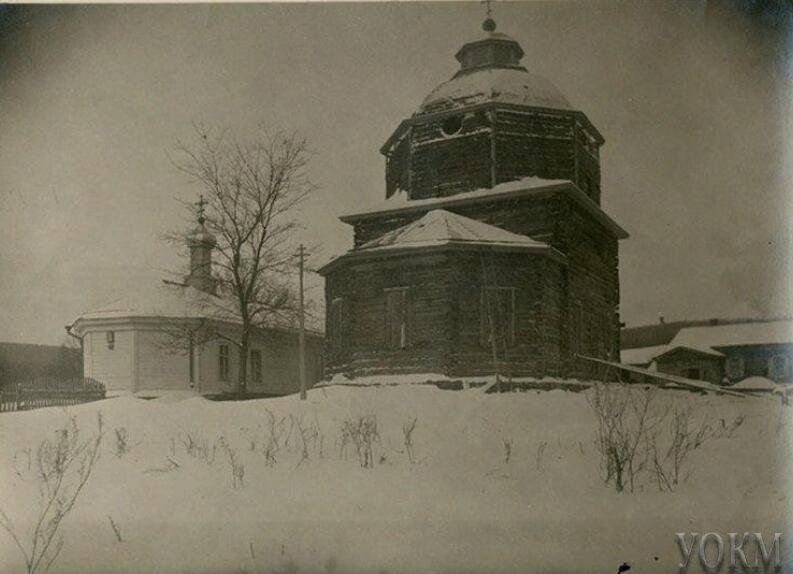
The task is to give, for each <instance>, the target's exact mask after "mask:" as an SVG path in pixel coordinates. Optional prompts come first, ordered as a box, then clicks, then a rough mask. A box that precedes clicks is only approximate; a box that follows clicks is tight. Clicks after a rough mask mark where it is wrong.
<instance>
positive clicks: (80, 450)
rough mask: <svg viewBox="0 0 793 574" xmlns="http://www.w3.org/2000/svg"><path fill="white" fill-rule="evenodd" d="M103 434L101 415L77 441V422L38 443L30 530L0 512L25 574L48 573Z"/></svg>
mask: <svg viewBox="0 0 793 574" xmlns="http://www.w3.org/2000/svg"><path fill="white" fill-rule="evenodd" d="M103 435H104V430H103V422H102V415H101V413H100V414H98V415H97V432H96V434H95V435H93V436H91V437H89V438H88V439H86V440H81V438H80V429H79V428H78V426H77V420H76V419H75V418H73V417H72V418H71V419H70V422H69V425H68V426H66V427H64V428H63V429H60V430H59V431H58V432H57V440H55V441H52V440H49V439H46V440H44V441H42V443H41V444H40V445H39V447H38V450H37V451H36V468H35V470H36V478H37V479H38V482H39V506H38V513H37V516H36V519H35V521H34V524H33V530H32V531H31V532H29V533H25V532H23V531H22V530H20V529H18V528H17V527H16V526H15V525H14V523H13V522H12V521H11V518H10V517H9V516H8V515H7V514H6V513H5V511H4V510H3V509H0V528H2V529H3V530H5V531H6V532H7V533H8V534H9V536H11V539H12V540H13V541H14V544H15V545H16V547H17V550H19V552H20V554H21V555H22V556H23V558H24V560H25V567H26V571H27V573H28V574H34V573H35V572H39V571H40V570H41V568H42V567H44V569H45V570H48V569H49V567H50V566H51V565H52V563H53V562H55V560H56V558H57V557H58V555H59V554H60V552H61V549H62V548H63V537H62V536H61V525H62V523H63V520H64V519H65V518H66V516H67V515H68V514H69V513H70V512H71V511H72V509H73V508H74V505H75V503H76V502H77V498H78V497H79V496H80V492H82V490H83V487H84V486H85V484H86V483H87V482H88V479H89V478H90V476H91V472H92V471H93V468H94V465H95V463H96V461H97V459H98V457H99V447H100V445H101V443H102V436H103Z"/></svg>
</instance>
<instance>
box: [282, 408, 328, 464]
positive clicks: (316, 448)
mask: <svg viewBox="0 0 793 574" xmlns="http://www.w3.org/2000/svg"><path fill="white" fill-rule="evenodd" d="M289 419H290V421H291V423H292V426H291V428H290V431H289V435H290V436H292V435H293V434H294V436H296V443H297V447H298V449H299V452H300V460H299V461H298V463H297V465H298V466H300V465H301V464H302V463H303V462H305V461H307V460H308V459H309V458H310V456H311V452H312V451H313V452H314V453H315V454H316V455H317V456H319V457H320V458H321V457H322V456H324V453H323V448H324V446H323V445H324V442H325V441H324V436H323V435H322V431H321V430H320V428H319V422H318V421H316V420H315V421H314V422H312V423H311V424H306V423H305V422H304V421H303V417H302V416H300V417H296V416H294V415H289Z"/></svg>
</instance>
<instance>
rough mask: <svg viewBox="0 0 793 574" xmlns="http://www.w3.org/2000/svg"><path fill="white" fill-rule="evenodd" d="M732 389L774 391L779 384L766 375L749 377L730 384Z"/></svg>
mask: <svg viewBox="0 0 793 574" xmlns="http://www.w3.org/2000/svg"><path fill="white" fill-rule="evenodd" d="M730 388H731V389H741V390H744V391H773V390H775V389H776V388H777V384H776V383H775V382H774V381H772V380H770V379H766V378H765V377H749V378H746V379H744V380H742V381H740V382H738V383H735V384H734V385H732V386H730Z"/></svg>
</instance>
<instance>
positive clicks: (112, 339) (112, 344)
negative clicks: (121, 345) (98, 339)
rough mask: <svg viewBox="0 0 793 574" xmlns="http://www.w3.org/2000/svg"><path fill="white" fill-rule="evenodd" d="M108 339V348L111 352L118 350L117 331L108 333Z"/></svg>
mask: <svg viewBox="0 0 793 574" xmlns="http://www.w3.org/2000/svg"><path fill="white" fill-rule="evenodd" d="M106 338H107V348H108V349H109V350H111V351H112V350H113V349H115V348H116V332H115V331H108V332H107V334H106Z"/></svg>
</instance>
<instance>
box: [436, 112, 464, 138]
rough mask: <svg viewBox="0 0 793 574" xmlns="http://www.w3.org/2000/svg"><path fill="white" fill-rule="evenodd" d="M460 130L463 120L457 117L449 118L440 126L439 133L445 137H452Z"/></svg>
mask: <svg viewBox="0 0 793 574" xmlns="http://www.w3.org/2000/svg"><path fill="white" fill-rule="evenodd" d="M461 129H463V118H462V116H459V115H455V116H449V117H448V118H446V119H445V120H444V121H443V124H441V131H442V132H443V135H445V136H453V135H454V134H456V133H458V132H459V131H460V130H461Z"/></svg>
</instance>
